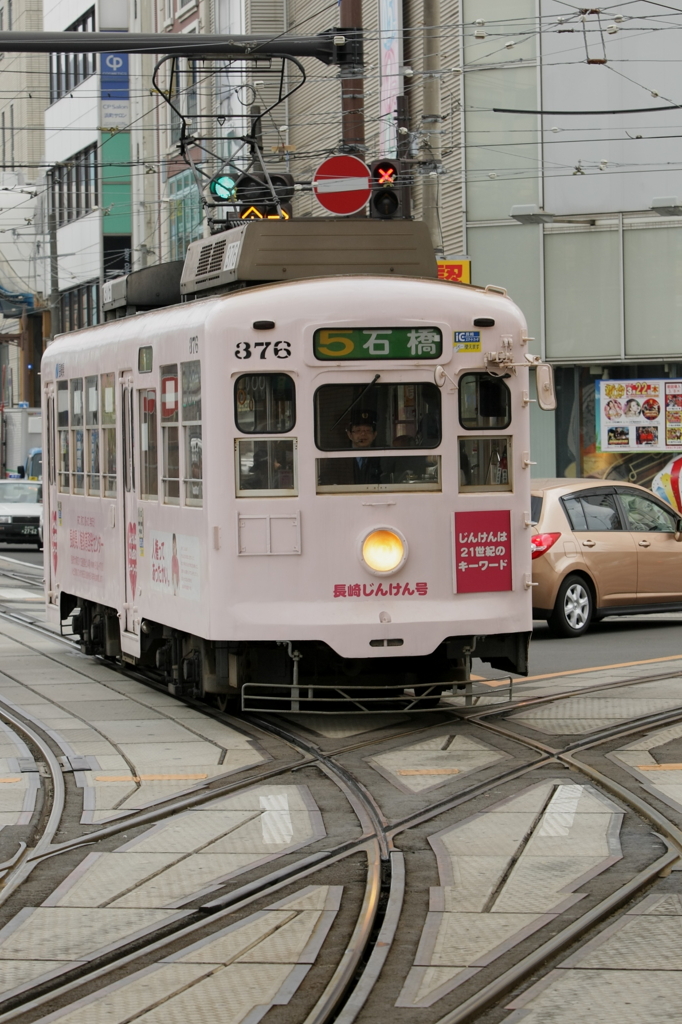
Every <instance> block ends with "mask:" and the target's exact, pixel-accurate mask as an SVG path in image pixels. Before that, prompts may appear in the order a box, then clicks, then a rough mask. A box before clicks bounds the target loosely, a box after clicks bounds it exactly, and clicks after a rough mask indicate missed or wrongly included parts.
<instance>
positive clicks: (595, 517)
mask: <svg viewBox="0 0 682 1024" xmlns="http://www.w3.org/2000/svg"><path fill="white" fill-rule="evenodd" d="M580 504H581V505H582V507H583V512H584V513H585V522H586V524H587V529H588V530H593V531H595V532H597V531H599V532H601V533H603V532H605V531H609V532H610V531H613V530H622V529H623V524H622V522H621V519H620V515H619V513H618V506H617V505H616V497H615V495H614V494H585V495H581V497H580Z"/></svg>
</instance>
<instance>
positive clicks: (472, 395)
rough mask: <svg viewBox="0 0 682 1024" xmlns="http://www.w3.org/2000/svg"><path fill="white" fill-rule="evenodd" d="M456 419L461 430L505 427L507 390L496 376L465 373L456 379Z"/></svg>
mask: <svg viewBox="0 0 682 1024" xmlns="http://www.w3.org/2000/svg"><path fill="white" fill-rule="evenodd" d="M459 422H460V423H461V424H462V426H463V427H464V429H465V430H506V428H507V427H508V426H509V424H510V423H511V392H510V391H509V388H508V387H507V385H506V384H505V382H504V381H503V380H501V379H500V378H499V377H491V376H490V374H489V373H465V374H463V375H462V378H461V379H460V382H459Z"/></svg>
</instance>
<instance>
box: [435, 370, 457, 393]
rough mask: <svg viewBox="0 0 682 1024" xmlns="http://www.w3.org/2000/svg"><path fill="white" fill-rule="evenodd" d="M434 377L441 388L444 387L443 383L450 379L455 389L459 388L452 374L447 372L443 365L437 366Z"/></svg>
mask: <svg viewBox="0 0 682 1024" xmlns="http://www.w3.org/2000/svg"><path fill="white" fill-rule="evenodd" d="M433 379H434V382H435V384H436V385H437V386H438V387H439V388H442V387H443V385H444V384H445V381H446V380H449V381H450V383H451V384H452V387H453V388H454V389H455V391H456V390H457V384H456V383H455V381H454V380H453V379H452V377H451V376H450V374H449V373H446V372H445V370H444V369H443V367H442V366H437V367H436V368H435V370H434V371H433Z"/></svg>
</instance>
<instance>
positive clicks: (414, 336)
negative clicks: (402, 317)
mask: <svg viewBox="0 0 682 1024" xmlns="http://www.w3.org/2000/svg"><path fill="white" fill-rule="evenodd" d="M313 351H314V353H315V358H316V359H325V360H334V361H338V360H339V359H348V360H355V359H437V358H438V356H440V355H441V354H442V352H443V335H442V333H441V331H440V330H439V329H438V328H437V327H349V328H333V327H324V328H320V330H317V331H315V334H314V335H313Z"/></svg>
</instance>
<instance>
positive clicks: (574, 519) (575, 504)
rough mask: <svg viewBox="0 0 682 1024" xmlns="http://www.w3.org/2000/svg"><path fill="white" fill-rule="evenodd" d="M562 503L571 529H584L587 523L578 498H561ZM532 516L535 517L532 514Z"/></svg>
mask: <svg viewBox="0 0 682 1024" xmlns="http://www.w3.org/2000/svg"><path fill="white" fill-rule="evenodd" d="M562 503H563V506H564V511H565V512H566V515H567V516H568V521H569V523H570V524H571V529H572V530H586V529H587V523H586V521H585V513H584V511H583V507H582V505H581V504H580V499H579V498H563V499H562ZM533 518H535V517H534V516H533Z"/></svg>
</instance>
